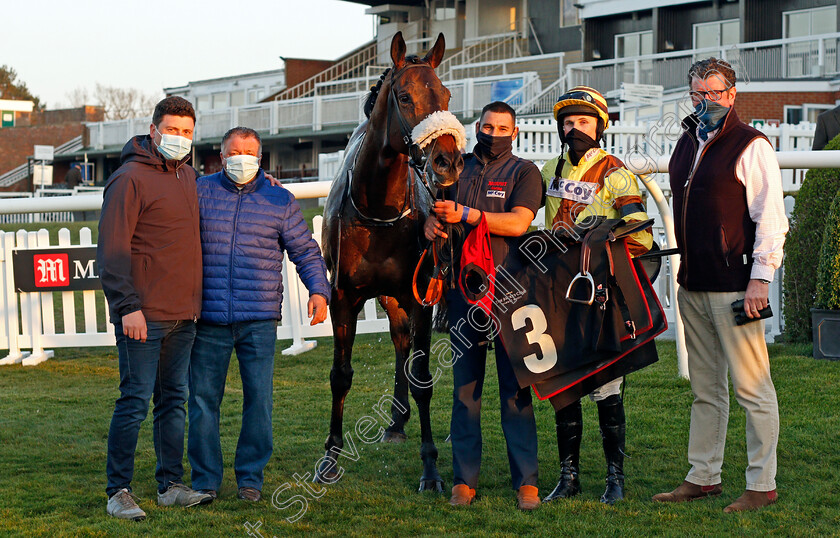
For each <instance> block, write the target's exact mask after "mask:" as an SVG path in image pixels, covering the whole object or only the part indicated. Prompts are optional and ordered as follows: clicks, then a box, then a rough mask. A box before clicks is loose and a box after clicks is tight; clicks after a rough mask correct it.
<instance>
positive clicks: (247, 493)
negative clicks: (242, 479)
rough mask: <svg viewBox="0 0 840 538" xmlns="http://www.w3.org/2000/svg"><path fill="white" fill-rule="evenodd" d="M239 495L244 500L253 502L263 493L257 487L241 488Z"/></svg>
mask: <svg viewBox="0 0 840 538" xmlns="http://www.w3.org/2000/svg"><path fill="white" fill-rule="evenodd" d="M237 496H238V497H239V498H240V499H242V500H243V501H251V502H253V503H255V502H257V501H259V500H260V499H261V498H262V494H261V493H260V490H258V489H257V488H239V495H237Z"/></svg>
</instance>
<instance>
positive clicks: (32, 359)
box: [18, 229, 53, 366]
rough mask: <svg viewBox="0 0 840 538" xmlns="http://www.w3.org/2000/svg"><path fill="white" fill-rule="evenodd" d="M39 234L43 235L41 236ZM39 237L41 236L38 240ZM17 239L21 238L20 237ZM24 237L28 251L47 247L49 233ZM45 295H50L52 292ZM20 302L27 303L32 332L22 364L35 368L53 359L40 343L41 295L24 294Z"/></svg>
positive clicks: (50, 353)
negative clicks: (27, 355) (30, 345)
mask: <svg viewBox="0 0 840 538" xmlns="http://www.w3.org/2000/svg"><path fill="white" fill-rule="evenodd" d="M41 232H44V233H43V234H41ZM39 235H40V236H41V237H40V238H39ZM18 237H21V235H19V236H18ZM24 237H26V241H24V246H25V247H26V248H30V249H31V248H36V247H40V246H49V243H50V237H49V233H48V232H47V231H46V230H43V229H42V230H40V231H38V232H29V233H28V234H26V236H24ZM39 239H42V240H43V241H44V243H45V244H43V245H41V244H40V241H39ZM19 246H20V245H19ZM45 293H50V294H52V292H45ZM50 298H51V299H52V296H50ZM21 300H22V301H27V302H28V303H29V316H30V325H29V326H30V329H31V331H32V335H31V336H32V355H30V356H29V357H26V358H25V359H23V361H22V364H23V365H24V366H37V365H39V364H41V363H42V362H44V361H46V360H47V359H51V358H52V357H53V352H52V350H46V351H45V350H44V346H43V344H42V343H41V340H42V336H43V332H44V331H43V328H42V325H41V294H40V293H38V292H32V293H25V294H23V295H22V296H21ZM50 306H52V301H50ZM50 315H52V312H50Z"/></svg>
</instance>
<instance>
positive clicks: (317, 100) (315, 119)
mask: <svg viewBox="0 0 840 538" xmlns="http://www.w3.org/2000/svg"><path fill="white" fill-rule="evenodd" d="M321 103H322V97H321V96H320V95H316V96H314V97H313V98H312V130H313V131H320V130H321V121H322V118H321Z"/></svg>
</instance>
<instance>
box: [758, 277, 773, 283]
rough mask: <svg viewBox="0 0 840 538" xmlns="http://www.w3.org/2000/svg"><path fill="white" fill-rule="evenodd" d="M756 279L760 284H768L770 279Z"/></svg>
mask: <svg viewBox="0 0 840 538" xmlns="http://www.w3.org/2000/svg"><path fill="white" fill-rule="evenodd" d="M756 280H758V281H759V282H761V283H762V284H770V281H769V280H767V279H766V278H756Z"/></svg>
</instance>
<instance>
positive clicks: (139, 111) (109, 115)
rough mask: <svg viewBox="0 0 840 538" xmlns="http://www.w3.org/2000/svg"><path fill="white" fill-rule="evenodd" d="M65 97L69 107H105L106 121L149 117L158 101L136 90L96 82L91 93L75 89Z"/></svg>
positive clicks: (82, 89) (85, 89) (156, 98)
mask: <svg viewBox="0 0 840 538" xmlns="http://www.w3.org/2000/svg"><path fill="white" fill-rule="evenodd" d="M66 96H67V100H68V101H69V103H70V106H71V107H79V106H84V105H90V104H96V105H99V106H103V107H105V119H106V120H125V119H128V118H142V117H145V116H151V115H152V112H153V111H154V109H155V105H156V104H157V102H158V101H159V100H160V97H159V96H158V95H154V94H148V93H143V92H142V91H140V90H138V89H137V88H118V87H116V86H106V85H104V84H100V83H98V82H97V83H96V87H95V88H94V90H93V92H92V93H91V92H89V91H88V89H87V88H76V89H74V90H72V91H70V92H68V93H67V94H66Z"/></svg>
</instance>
